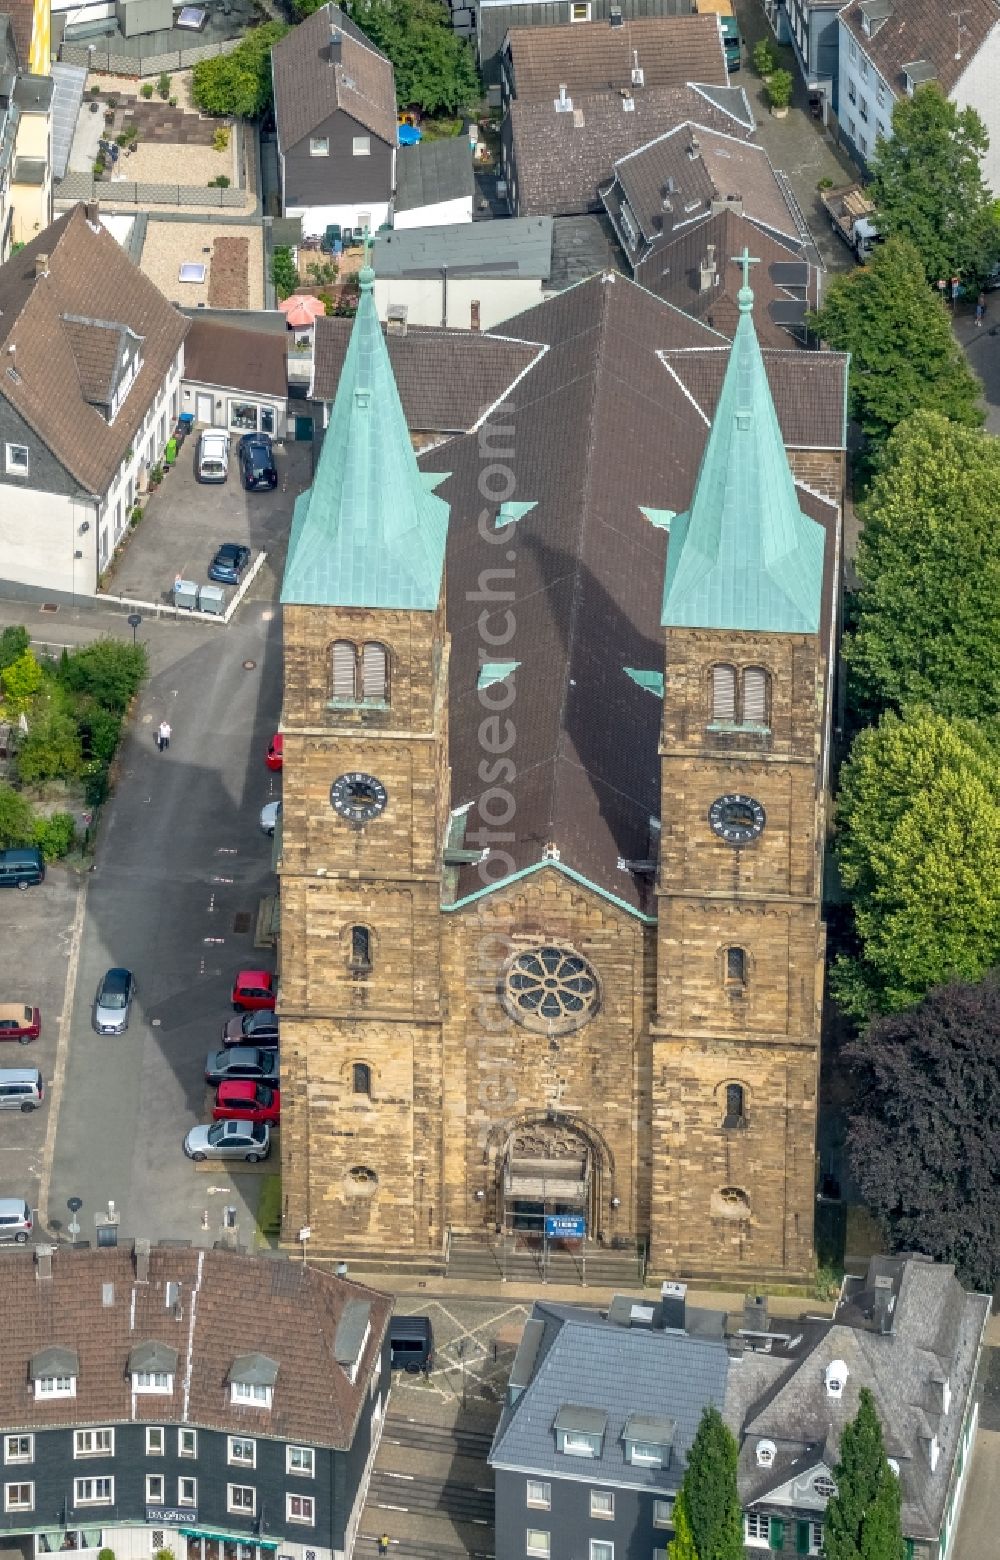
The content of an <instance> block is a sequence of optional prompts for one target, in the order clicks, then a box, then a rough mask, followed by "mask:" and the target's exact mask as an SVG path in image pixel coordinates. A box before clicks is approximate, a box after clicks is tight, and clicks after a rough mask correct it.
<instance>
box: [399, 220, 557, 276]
mask: <svg viewBox="0 0 1000 1560" xmlns="http://www.w3.org/2000/svg"><path fill="white" fill-rule="evenodd" d="M372 265H373V266H374V268H375V274H376V276H378V277H379V278H381V279H384V278H390V277H414V278H416V277H424V276H433V277H440V275H441V269H442V267H443V266H447V268H448V275H449V276H467V277H483V278H485V279H487V280H488V279H490V278H503V277H515V278H517V277H524V278H533V279H538V278H540V279H541V280H542V281H547V280H548V278H549V273H550V271H551V269H552V218H551V217H508V218H506V219H505V220H502V221H497V222H445V223H437V224H434V225H433V226H430V227H415V228H397V229H396V230H395V231H394V232H391V233H380V234H379V235H378V236H377V238H376V240H375V247H374V250H373V253H372Z"/></svg>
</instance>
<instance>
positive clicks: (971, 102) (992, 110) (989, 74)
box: [951, 22, 1000, 195]
mask: <svg viewBox="0 0 1000 1560" xmlns="http://www.w3.org/2000/svg"><path fill="white" fill-rule="evenodd" d="M951 98H952V102H953V103H955V104H957V106H958V107H959V108H974V109H975V110H976V113H977V114H978V115H979V117H980V119H981V120H982V121H983V124H984V125H985V126H986V129H987V133H988V134H989V138H990V145H989V151H988V152H987V153H986V156H985V157H984V158H983V177H984V178H985V180H986V183H987V184H988V185H989V187H990V189H991V190H992V191H993V194H994V195H1000V22H998V23H997V24H996V26H995V27H993V28H992V29H991V31H990V33H989V36H988V37H987V38H986V41H985V42H984V44H983V46H982V48H981V49H978V50H977V51H976V53H975V54H974V55H973V56H972V59H971V60H970V61H969V63H968V65H967V66H966V68H965V70H964V71H963V72H962V74H961V75H960V76H959V78H958V80H957V81H956V83H955V86H954V88H953V90H952V93H951Z"/></svg>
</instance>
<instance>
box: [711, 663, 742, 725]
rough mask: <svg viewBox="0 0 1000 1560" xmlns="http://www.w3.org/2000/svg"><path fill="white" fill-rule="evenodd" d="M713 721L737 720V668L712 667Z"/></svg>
mask: <svg viewBox="0 0 1000 1560" xmlns="http://www.w3.org/2000/svg"><path fill="white" fill-rule="evenodd" d="M712 719H713V720H720V721H723V720H726V721H734V720H735V719H736V668H735V666H713V667H712Z"/></svg>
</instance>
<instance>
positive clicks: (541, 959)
mask: <svg viewBox="0 0 1000 1560" xmlns="http://www.w3.org/2000/svg"><path fill="white" fill-rule="evenodd" d="M502 996H503V1003H504V1007H505V1008H506V1009H507V1011H508V1013H509V1014H510V1016H511V1018H514V1019H516V1020H517V1022H518V1023H519V1024H524V1026H525V1027H526V1028H528V1029H538V1030H541V1031H542V1032H543V1033H545V1034H549V1035H551V1034H564V1033H566V1031H567V1030H570V1029H576V1028H577V1027H578V1026H579V1025H580V1024H584V1023H586V1021H587V1019H588V1018H591V1017H592V1016H593V1014H594V1013H595V1012H596V1010H597V1004H598V998H599V990H598V985H597V976H596V975H595V974H594V971H593V970H592V969H591V967H590V965H589V964H588V963H587V961H586V959H581V957H580V955H579V954H578V953H572V952H570V950H569V949H567V948H556V947H542V948H530V949H528V950H527V951H526V952H524V953H518V954H515V956H514V958H513V959H511V961H510V963H509V964H508V965H507V969H506V972H505V974H504V979H503V987H502Z"/></svg>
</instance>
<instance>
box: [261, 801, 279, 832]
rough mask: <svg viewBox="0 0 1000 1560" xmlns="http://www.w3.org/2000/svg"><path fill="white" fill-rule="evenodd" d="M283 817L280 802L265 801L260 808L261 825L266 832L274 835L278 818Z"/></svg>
mask: <svg viewBox="0 0 1000 1560" xmlns="http://www.w3.org/2000/svg"><path fill="white" fill-rule="evenodd" d="M280 817H281V803H280V802H265V803H264V805H263V807H262V808H261V810H260V826H261V828H262V829H263V831H264V833H265V834H270V835H272V836H273V834H274V831H275V829H276V828H277V827H278V819H279V818H280Z"/></svg>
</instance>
